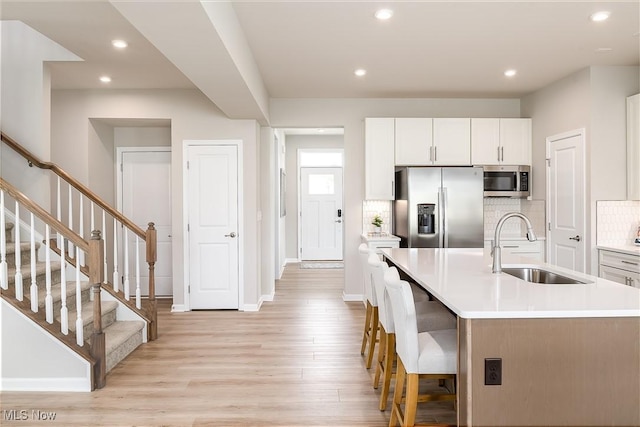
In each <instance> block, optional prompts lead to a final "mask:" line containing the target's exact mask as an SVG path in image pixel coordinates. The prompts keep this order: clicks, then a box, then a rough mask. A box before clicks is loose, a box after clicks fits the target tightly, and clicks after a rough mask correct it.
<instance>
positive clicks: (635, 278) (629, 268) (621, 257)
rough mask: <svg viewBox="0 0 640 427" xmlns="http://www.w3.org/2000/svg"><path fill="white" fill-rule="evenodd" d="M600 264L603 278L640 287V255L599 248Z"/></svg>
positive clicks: (600, 273) (599, 267)
mask: <svg viewBox="0 0 640 427" xmlns="http://www.w3.org/2000/svg"><path fill="white" fill-rule="evenodd" d="M598 264H599V265H598V269H599V273H598V275H599V276H600V277H602V278H603V279H607V280H611V281H612V282H618V283H622V284H623V285H627V286H634V287H636V288H640V256H638V255H630V254H626V253H622V252H615V251H610V250H606V249H599V263H598Z"/></svg>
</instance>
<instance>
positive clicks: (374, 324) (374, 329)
mask: <svg viewBox="0 0 640 427" xmlns="http://www.w3.org/2000/svg"><path fill="white" fill-rule="evenodd" d="M378 324H379V321H378V307H372V310H371V333H370V336H369V340H370V341H369V353H368V354H367V365H366V366H367V369H370V368H371V364H372V363H373V354H374V351H375V349H376V341H377V340H378Z"/></svg>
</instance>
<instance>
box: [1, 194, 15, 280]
mask: <svg viewBox="0 0 640 427" xmlns="http://www.w3.org/2000/svg"><path fill="white" fill-rule="evenodd" d="M16 222H17V221H16ZM0 286H1V287H2V289H9V268H8V266H7V230H6V223H5V218H4V191H0Z"/></svg>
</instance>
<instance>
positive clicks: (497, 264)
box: [491, 212, 536, 273]
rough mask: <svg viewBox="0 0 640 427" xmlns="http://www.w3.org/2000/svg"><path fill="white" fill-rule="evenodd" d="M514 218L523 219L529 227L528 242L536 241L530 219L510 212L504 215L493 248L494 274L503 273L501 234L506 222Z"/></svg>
mask: <svg viewBox="0 0 640 427" xmlns="http://www.w3.org/2000/svg"><path fill="white" fill-rule="evenodd" d="M514 216H515V217H518V218H520V219H522V220H523V221H524V223H525V224H526V225H527V240H529V241H530V242H535V241H536V234H535V233H534V232H533V226H532V225H531V221H529V218H527V217H526V216H524V215H523V214H521V213H520V212H509V213H506V214H504V215H503V216H502V218H500V221H498V225H497V226H496V234H495V236H494V237H493V246H492V247H491V256H493V267H492V269H491V272H492V273H501V272H502V258H501V255H502V254H501V248H500V233H501V232H502V226H503V225H504V223H505V221H506V220H508V219H509V218H511V217H514Z"/></svg>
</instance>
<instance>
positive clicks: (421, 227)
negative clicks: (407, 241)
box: [418, 203, 436, 234]
mask: <svg viewBox="0 0 640 427" xmlns="http://www.w3.org/2000/svg"><path fill="white" fill-rule="evenodd" d="M435 209H436V205H434V204H433V203H420V204H418V234H433V233H435V232H436V231H435V228H434V220H435V214H434V211H435Z"/></svg>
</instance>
